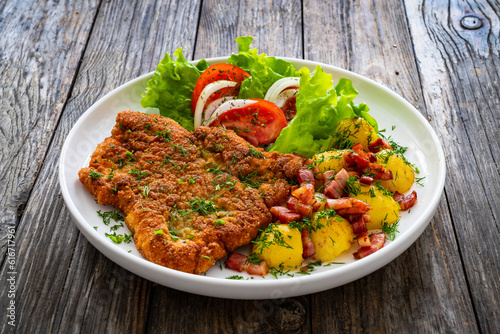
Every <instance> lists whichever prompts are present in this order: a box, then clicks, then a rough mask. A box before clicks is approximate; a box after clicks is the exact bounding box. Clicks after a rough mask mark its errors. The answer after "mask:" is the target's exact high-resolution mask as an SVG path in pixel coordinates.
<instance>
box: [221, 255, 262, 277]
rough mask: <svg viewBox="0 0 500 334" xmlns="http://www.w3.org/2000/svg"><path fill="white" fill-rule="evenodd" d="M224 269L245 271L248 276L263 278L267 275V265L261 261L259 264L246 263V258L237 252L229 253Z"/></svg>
mask: <svg viewBox="0 0 500 334" xmlns="http://www.w3.org/2000/svg"><path fill="white" fill-rule="evenodd" d="M226 268H228V269H231V270H236V271H239V272H243V271H246V272H247V273H248V274H250V275H259V276H264V275H267V273H269V265H268V264H267V263H266V261H264V260H262V261H261V262H260V263H259V264H254V263H251V262H249V261H248V257H247V256H246V255H243V254H241V253H238V252H233V253H230V254H229V256H228V257H227V260H226Z"/></svg>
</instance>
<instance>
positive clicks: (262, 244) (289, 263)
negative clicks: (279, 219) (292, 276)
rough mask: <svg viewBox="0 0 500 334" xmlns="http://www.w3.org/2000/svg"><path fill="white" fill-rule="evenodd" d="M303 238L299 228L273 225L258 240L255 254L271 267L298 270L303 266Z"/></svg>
mask: <svg viewBox="0 0 500 334" xmlns="http://www.w3.org/2000/svg"><path fill="white" fill-rule="evenodd" d="M302 251H303V249H302V237H301V233H300V231H299V230H298V229H297V228H290V227H289V226H288V225H286V224H271V225H269V227H268V228H267V229H266V230H265V231H264V232H263V234H262V235H261V236H260V237H259V238H258V239H257V240H256V243H255V244H254V249H253V252H254V253H255V254H257V256H258V257H260V258H261V259H263V260H265V261H266V262H267V264H268V265H269V267H273V268H280V267H283V268H285V269H287V268H296V267H298V266H299V265H301V264H302V261H303V258H302Z"/></svg>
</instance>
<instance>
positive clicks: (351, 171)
mask: <svg viewBox="0 0 500 334" xmlns="http://www.w3.org/2000/svg"><path fill="white" fill-rule="evenodd" d="M347 174H349V177H353V176H359V173H358V172H356V171H353V170H350V171H348V172H347Z"/></svg>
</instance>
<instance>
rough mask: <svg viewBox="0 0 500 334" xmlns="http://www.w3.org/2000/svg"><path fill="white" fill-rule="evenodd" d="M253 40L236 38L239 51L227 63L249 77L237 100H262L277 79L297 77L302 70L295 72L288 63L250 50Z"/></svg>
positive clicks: (255, 50)
mask: <svg viewBox="0 0 500 334" xmlns="http://www.w3.org/2000/svg"><path fill="white" fill-rule="evenodd" d="M252 41H253V38H252V37H250V36H245V37H238V38H236V43H238V48H239V51H238V53H237V54H235V53H233V54H232V55H231V57H230V58H229V63H230V64H232V65H235V66H238V67H240V68H242V69H243V70H245V71H247V72H248V73H249V74H250V75H251V76H250V77H249V78H247V79H245V80H244V81H243V82H242V84H241V88H240V93H239V95H238V98H239V99H248V98H254V99H263V98H264V97H265V95H266V93H267V90H268V89H269V88H270V87H271V86H272V85H273V83H275V82H276V81H278V80H279V79H282V78H285V77H299V76H300V75H301V73H302V70H298V71H297V70H296V69H295V67H294V66H293V65H292V63H290V62H289V61H286V60H283V59H277V58H275V57H268V56H267V55H266V54H265V53H262V54H258V51H257V49H250V44H251V43H252Z"/></svg>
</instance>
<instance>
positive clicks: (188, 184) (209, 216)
mask: <svg viewBox="0 0 500 334" xmlns="http://www.w3.org/2000/svg"><path fill="white" fill-rule="evenodd" d="M301 166H302V159H301V158H299V157H296V156H293V155H287V154H279V153H266V152H263V151H262V150H261V149H259V148H255V147H253V146H252V145H250V144H249V143H248V142H246V141H245V140H244V139H242V138H240V137H238V136H237V135H236V134H235V133H234V132H232V131H227V130H223V129H218V128H206V127H200V128H198V129H197V130H196V131H195V132H194V133H191V132H189V131H187V130H185V129H184V128H182V127H181V126H180V125H179V124H178V123H176V122H175V121H173V120H171V119H169V118H165V117H161V116H158V115H146V114H142V113H138V112H131V111H124V112H121V113H120V114H118V116H117V118H116V125H115V127H114V128H113V130H112V135H111V137H108V138H106V139H105V140H104V142H102V143H101V144H99V145H98V147H97V149H96V150H95V152H94V153H93V154H92V157H91V161H90V163H89V167H87V168H83V169H81V170H80V172H79V177H80V181H81V182H82V183H83V184H84V185H85V187H86V188H87V189H88V191H89V192H90V193H91V194H92V195H94V197H95V198H96V199H97V201H98V203H100V204H103V205H113V206H115V207H116V208H117V209H118V210H120V211H122V212H123V214H124V215H125V222H126V224H127V226H128V227H129V229H130V230H131V231H132V232H133V234H134V242H135V245H136V247H137V249H138V250H139V252H140V253H141V254H142V255H143V256H144V257H145V258H146V259H147V260H149V261H151V262H154V263H157V264H160V265H162V266H165V267H169V268H173V269H176V270H180V271H184V272H188V273H196V274H199V273H203V272H205V271H207V270H208V269H210V267H212V265H213V264H214V262H215V261H216V260H218V259H220V258H222V257H223V256H224V255H226V254H227V252H230V251H233V250H234V249H236V248H238V247H240V246H242V245H245V244H248V243H249V242H250V241H251V240H252V239H253V238H255V236H256V235H257V233H258V229H259V228H260V227H261V226H262V225H264V226H265V225H267V224H269V222H271V220H272V215H271V214H270V212H269V209H268V207H270V206H273V205H278V204H280V203H281V204H282V203H284V201H285V200H286V198H288V196H289V194H290V185H289V183H288V181H289V180H293V179H296V177H297V170H298V168H300V167H301Z"/></svg>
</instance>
